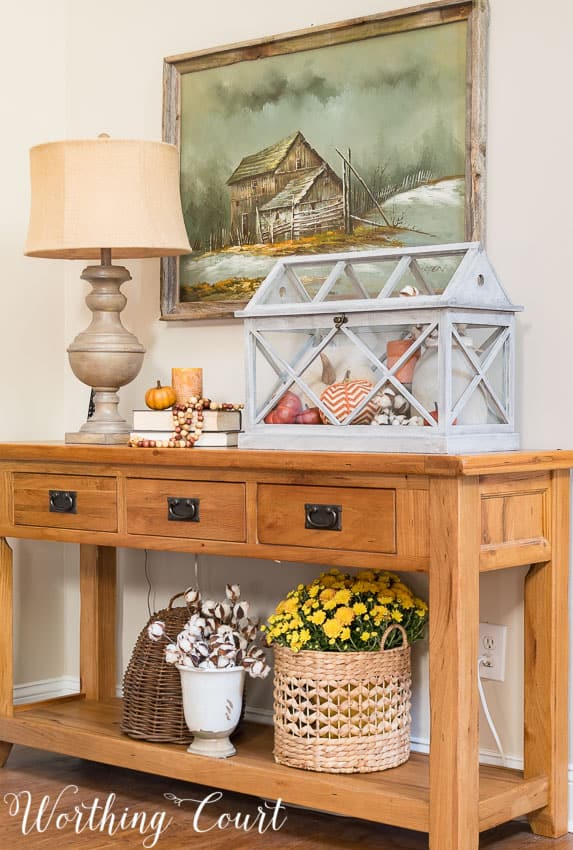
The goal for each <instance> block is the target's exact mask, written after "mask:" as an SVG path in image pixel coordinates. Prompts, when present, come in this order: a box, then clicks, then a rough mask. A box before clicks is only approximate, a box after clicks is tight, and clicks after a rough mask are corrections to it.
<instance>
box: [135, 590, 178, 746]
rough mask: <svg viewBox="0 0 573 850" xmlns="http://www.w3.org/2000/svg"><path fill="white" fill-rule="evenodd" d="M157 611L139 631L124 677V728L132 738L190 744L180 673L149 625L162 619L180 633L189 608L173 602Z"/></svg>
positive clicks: (168, 628)
mask: <svg viewBox="0 0 573 850" xmlns="http://www.w3.org/2000/svg"><path fill="white" fill-rule="evenodd" d="M182 596H184V594H183V593H178V594H177V595H176V596H174V597H173V598H172V599H170V600H169V604H168V606H167V608H164V609H163V610H162V611H159V612H158V613H157V614H154V615H153V617H152V618H151V619H150V620H149V622H148V624H147V625H146V626H145V628H144V629H143V630H142V632H141V633H140V635H139V637H138V639H137V642H136V644H135V647H134V650H133V653H132V655H131V660H130V662H129V665H128V667H127V670H126V672H125V676H124V678H123V716H122V720H121V731H122V732H124V733H125V734H126V735H129V736H130V737H131V738H140V739H142V740H144V741H157V742H164V743H167V742H168V743H172V744H189V743H190V741H191V740H192V737H193V736H192V735H191V733H190V731H189V729H188V728H187V724H186V723H185V717H184V716H183V697H182V695H181V677H180V675H179V671H178V670H177V668H176V667H175V665H173V664H167V663H166V661H165V644H164V643H163V642H155V641H152V640H150V638H149V637H148V635H147V626H148V625H149V623H151V622H152V621H153V620H163V622H164V623H165V628H166V631H167V634H170V635H174V636H175V635H177V634H178V633H179V632H180V631H181V630H182V628H183V626H184V625H185V623H186V622H187V620H188V619H189V610H188V609H187V608H186V607H183V606H176V607H174V606H173V603H174V602H175V600H176V599H179V598H180V597H182Z"/></svg>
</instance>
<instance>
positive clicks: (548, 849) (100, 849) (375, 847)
mask: <svg viewBox="0 0 573 850" xmlns="http://www.w3.org/2000/svg"><path fill="white" fill-rule="evenodd" d="M9 767H10V770H9V771H2V772H0V802H1V800H2V799H3V797H4V795H5V794H8V793H14V792H17V791H20V790H22V789H27V790H29V791H30V792H31V794H32V795H33V799H35V800H38V799H40V798H42V797H43V796H44V795H48V796H49V797H50V799H51V800H54V799H55V797H56V796H57V795H58V794H59V793H60V792H61V791H62V789H63V788H64V787H65V786H66V785H68V784H70V783H74V784H76V785H77V786H78V795H77V796H78V798H79V799H81V800H82V801H85V802H87V803H91V802H92V801H93V800H94V799H95V798H96V797H98V798H99V800H100V801H102V800H104V801H105V800H106V799H107V796H108V795H109V794H110V793H115V794H116V795H117V800H116V803H115V810H116V811H118V812H122V811H123V810H124V809H125V808H126V807H129V810H130V811H132V812H136V811H137V812H146V813H147V814H148V815H149V816H151V815H152V813H154V812H160V811H166V812H167V815H168V817H173V822H172V823H171V825H170V826H169V828H168V830H167V831H166V832H165V834H164V835H162V836H161V838H160V839H159V842H158V844H157V848H158V850H227V848H228V847H233V848H234V850H351V848H358V847H359V848H361V850H427V848H428V837H427V836H426V835H423V834H422V833H418V832H411V831H408V830H404V829H397V828H393V827H388V826H381V825H379V824H374V823H368V822H366V821H359V820H356V819H354V818H343V817H336V816H334V815H327V814H320V813H318V812H312V811H309V810H305V809H300V808H294V807H292V806H287V809H286V816H287V820H286V823H285V824H284V826H283V827H282V828H281V829H280V830H279V831H276V832H275V831H273V830H268V831H267V832H265V833H264V834H258V833H257V832H256V831H255V832H250V833H249V832H244V831H242V830H236V829H233V828H231V829H226V830H220V829H218V828H217V819H218V818H219V817H220V816H221V815H223V814H225V813H230V814H232V815H236V814H237V813H238V812H241V813H242V814H243V815H246V814H255V813H256V811H257V805H258V804H259V800H254V799H253V798H251V797H246V796H243V795H241V794H234V793H231V792H226V793H225V794H224V796H223V798H222V799H221V800H219V801H217V802H213V803H212V804H209V806H208V807H206V811H205V814H204V816H202V817H201V818H200V819H199V821H198V823H197V824H196V826H198V827H200V828H201V829H204V830H209V828H210V827H212V829H210V831H205V832H204V833H200V832H198V831H196V829H194V816H195V814H196V811H197V804H194V803H182V804H181V806H176V805H175V804H173V803H172V802H170V801H168V800H166V799H165V796H164V795H165V794H169V795H173V796H175V797H176V798H178V799H179V800H186V799H189V798H194V799H197V800H202V799H203V798H204V797H205V795H206V794H208V793H210V792H211V791H213V790H214V789H212V788H205V787H201V786H198V785H193V784H190V783H184V782H180V781H179V780H173V779H167V778H164V777H161V776H150V775H145V774H141V773H136V772H135V771H131V770H125V769H121V768H113V767H107V766H105V765H100V764H94V763H93V762H90V761H83V760H81V759H77V758H69V757H66V756H60V755H53V754H51V753H44V752H41V751H40V750H33V749H29V748H27V747H15V748H14V751H13V753H12V755H11V756H10V760H9ZM69 809H70V807H69V806H68V807H66V805H65V803H64V804H60V805H59V806H58V807H57V812H58V813H59V812H62V811H69ZM60 846H62V847H63V846H65V847H66V850H113V848H114V847H117V848H118V850H135V849H136V848H137V850H141V846H142V837H141V835H140V834H139V833H138V832H124V833H119V834H117V835H116V836H114V837H113V839H110V838H109V836H108V835H106V834H103V835H102V834H101V833H100V832H89V831H86V832H84V833H82V834H81V835H79V836H76V835H75V834H74V833H73V832H71V831H69V830H68V831H67V832H63V833H57V832H54V831H52V830H49V831H46V832H45V833H44V834H37V833H36V834H34V835H32V834H31V835H26V836H24V835H22V832H21V824H20V823H19V822H18V820H17V819H16V818H10V817H9V816H8V811H7V806H5V805H4V804H1V805H0V847H2V848H3V850H4V848H6V850H54V848H56V847H60ZM479 847H480V850H573V835H567V836H565V837H563V838H559V839H556V840H552V839H547V838H540V837H539V836H537V835H533V834H532V833H531V830H530V829H529V827H528V825H527V823H525V822H524V821H513V822H511V823H507V824H504V825H503V826H500V827H497V828H496V829H492V830H488V831H487V832H484V833H482V835H481V837H480V843H479Z"/></svg>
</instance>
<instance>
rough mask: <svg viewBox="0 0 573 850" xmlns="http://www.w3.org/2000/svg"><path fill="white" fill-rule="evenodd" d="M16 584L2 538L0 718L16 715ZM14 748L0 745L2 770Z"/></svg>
mask: <svg viewBox="0 0 573 850" xmlns="http://www.w3.org/2000/svg"><path fill="white" fill-rule="evenodd" d="M13 606H14V580H13V565H12V549H11V548H10V546H9V545H8V543H7V542H6V540H5V539H4V538H3V537H0V611H1V612H2V636H1V639H0V715H2V716H3V717H12V715H13V714H14V614H13V610H14V609H13ZM11 749H12V744H10V743H8V741H0V767H4V765H5V764H6V761H7V759H8V756H9V755H10V751H11Z"/></svg>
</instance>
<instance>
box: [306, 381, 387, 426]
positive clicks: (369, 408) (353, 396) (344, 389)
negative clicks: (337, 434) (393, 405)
mask: <svg viewBox="0 0 573 850" xmlns="http://www.w3.org/2000/svg"><path fill="white" fill-rule="evenodd" d="M371 389H372V384H371V383H370V381H366V380H364V379H362V378H361V379H356V380H352V381H338V382H337V383H336V384H331V385H330V386H329V387H327V388H326V389H325V390H324V392H323V393H322V395H321V396H320V400H321V401H322V403H323V404H324V406H325V407H326V408H328V410H330V412H331V413H333V414H334V416H336V418H337V419H338V421H339V422H343V421H344V420H345V419H346V417H347V416H348V414H349V413H352V411H353V410H354V409H355V408H356V407H358V405H359V404H360V402H361V401H362V400H363V398H364V397H365V396H367V395H368V393H369V392H370V390H371ZM377 409H378V405H377V404H376V402H375V401H374V400H373V399H370V401H369V402H368V404H367V405H366V407H365V408H364V409H363V410H362V411H361V412H360V413H359V414H358V417H357V418H356V419H355V420H354V421H353V422H352V425H369V424H370V422H372V419H373V417H374V414H375V413H376V411H377ZM320 416H321V419H322V421H323V422H324V423H325V425H328V424H329V422H328V419H327V418H326V416H325V414H324V413H322V411H321V413H320Z"/></svg>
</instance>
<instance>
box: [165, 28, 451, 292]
mask: <svg viewBox="0 0 573 850" xmlns="http://www.w3.org/2000/svg"><path fill="white" fill-rule="evenodd" d="M465 51H466V24H465V22H460V23H453V24H447V25H443V26H439V27H433V28H428V29H419V30H415V31H412V32H405V33H399V34H395V35H386V36H379V37H375V38H371V39H367V40H362V41H355V42H350V43H347V44H340V45H333V46H329V47H323V48H320V49H315V50H309V51H305V52H301V53H293V54H289V55H281V56H273V57H268V58H262V59H257V60H256V61H251V62H248V61H245V62H239V63H237V64H234V65H229V66H224V67H219V68H212V69H209V70H203V71H199V72H196V73H188V74H184V75H183V76H182V81H181V82H182V125H181V190H182V200H183V210H184V216H185V222H186V226H187V230H188V234H189V239H190V243H191V245H192V248H193V252H192V254H190V255H188V256H187V257H183V258H181V260H180V266H179V276H180V298H181V300H182V301H187V302H216V301H238V302H241V301H242V302H244V301H246V300H248V299H249V298H250V296H251V295H252V294H253V293H254V291H255V290H256V288H257V286H258V285H259V284H260V282H261V281H262V280H263V279H264V278H265V277H266V275H267V274H268V272H269V271H270V269H271V268H272V266H273V264H274V263H275V261H276V259H277V258H278V257H280V256H285V255H292V254H312V253H328V252H339V251H347V250H359V249H366V248H374V247H386V246H388V247H390V246H396V245H413V244H430V243H445V242H457V241H463V239H464V230H465V223H464V210H465V112H466V109H465V107H466V102H465V61H466V52H465Z"/></svg>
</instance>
